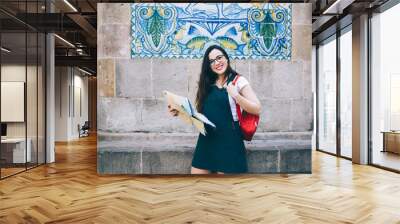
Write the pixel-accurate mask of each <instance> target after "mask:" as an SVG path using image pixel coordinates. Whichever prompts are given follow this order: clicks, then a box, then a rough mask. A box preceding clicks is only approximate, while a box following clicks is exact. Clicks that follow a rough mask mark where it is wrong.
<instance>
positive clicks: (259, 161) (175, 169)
mask: <svg viewBox="0 0 400 224" xmlns="http://www.w3.org/2000/svg"><path fill="white" fill-rule="evenodd" d="M98 136H99V138H98V141H99V144H98V166H97V167H98V173H99V174H188V173H190V166H191V160H192V157H193V152H194V147H195V144H196V140H197V135H195V134H181V133H179V134H178V133H129V134H115V133H112V134H110V133H99V135H98ZM307 136H309V139H308V140H307V139H306V137H307ZM283 137H286V138H285V139H283ZM246 149H247V159H248V167H249V173H311V135H310V134H309V133H262V134H258V136H256V137H255V140H253V141H251V142H246Z"/></svg>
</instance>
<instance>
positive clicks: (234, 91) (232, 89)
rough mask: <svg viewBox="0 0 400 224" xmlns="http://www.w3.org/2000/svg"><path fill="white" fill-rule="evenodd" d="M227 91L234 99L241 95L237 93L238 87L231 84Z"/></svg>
mask: <svg viewBox="0 0 400 224" xmlns="http://www.w3.org/2000/svg"><path fill="white" fill-rule="evenodd" d="M226 90H227V91H228V94H229V95H230V96H231V97H232V98H233V99H236V97H237V96H238V95H239V92H238V91H237V88H236V86H234V85H233V84H232V82H230V83H229V84H228V86H227V87H226Z"/></svg>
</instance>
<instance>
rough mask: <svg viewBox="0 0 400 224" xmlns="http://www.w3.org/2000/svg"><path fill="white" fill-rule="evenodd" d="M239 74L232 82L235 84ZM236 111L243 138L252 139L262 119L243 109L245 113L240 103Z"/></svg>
mask: <svg viewBox="0 0 400 224" xmlns="http://www.w3.org/2000/svg"><path fill="white" fill-rule="evenodd" d="M238 78H239V75H236V77H235V79H234V80H233V82H232V84H233V85H235V84H236V81H237V79H238ZM236 113H237V115H238V118H239V125H240V129H241V130H242V133H243V138H244V140H246V141H251V139H252V138H253V135H254V133H256V130H257V126H258V122H259V121H260V116H259V115H255V114H250V113H248V112H246V111H245V110H243V114H242V112H241V110H240V106H239V104H237V103H236Z"/></svg>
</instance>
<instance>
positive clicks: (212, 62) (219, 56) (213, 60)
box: [210, 54, 225, 65]
mask: <svg viewBox="0 0 400 224" xmlns="http://www.w3.org/2000/svg"><path fill="white" fill-rule="evenodd" d="M223 58H225V56H224V55H223V54H221V55H218V56H217V57H216V58H215V59H211V60H210V65H214V64H215V62H216V61H218V62H220V61H221V60H222V59H223Z"/></svg>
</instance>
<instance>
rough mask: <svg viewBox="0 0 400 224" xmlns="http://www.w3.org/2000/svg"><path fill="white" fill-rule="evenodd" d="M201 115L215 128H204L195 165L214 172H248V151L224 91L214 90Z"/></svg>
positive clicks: (215, 87) (194, 160) (193, 164)
mask: <svg viewBox="0 0 400 224" xmlns="http://www.w3.org/2000/svg"><path fill="white" fill-rule="evenodd" d="M202 113H203V114H204V115H205V116H206V117H207V118H208V119H209V120H210V121H211V122H213V123H214V124H215V126H216V128H213V127H211V126H209V125H205V129H206V132H207V134H206V136H204V135H202V134H199V138H198V140H197V144H196V149H195V152H194V156H193V160H192V166H193V167H195V168H199V169H205V170H210V171H212V172H224V173H244V172H247V159H246V149H245V146H244V142H243V139H242V132H241V130H240V127H239V122H237V121H233V117H232V112H231V109H230V105H229V99H228V92H227V91H226V89H225V88H222V89H220V88H218V87H217V86H216V85H213V86H212V87H211V90H210V93H209V95H208V96H207V97H206V99H205V101H204V104H203V110H202Z"/></svg>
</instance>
